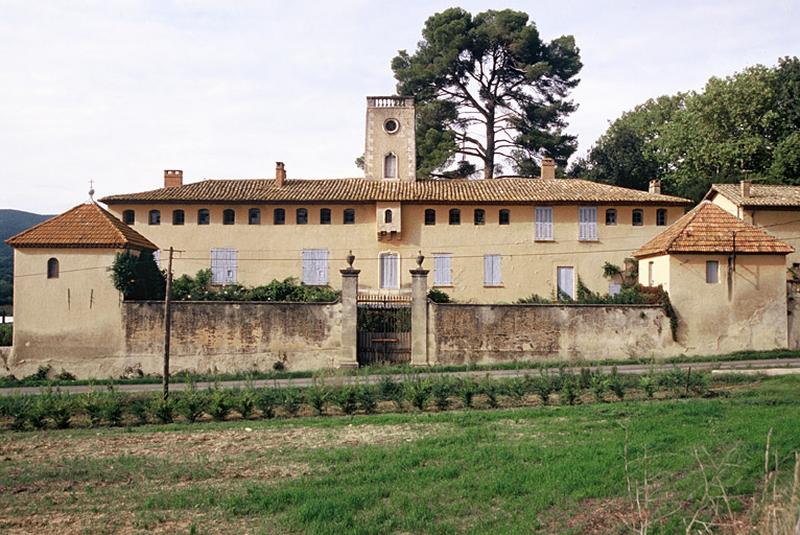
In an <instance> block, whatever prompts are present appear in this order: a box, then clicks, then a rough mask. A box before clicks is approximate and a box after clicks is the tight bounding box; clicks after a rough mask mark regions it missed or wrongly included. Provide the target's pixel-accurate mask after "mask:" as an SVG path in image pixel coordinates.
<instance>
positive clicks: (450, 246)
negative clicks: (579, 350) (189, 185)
mask: <svg viewBox="0 0 800 535" xmlns="http://www.w3.org/2000/svg"><path fill="white" fill-rule="evenodd" d="M253 207H258V208H260V209H261V224H260V225H248V224H247V210H248V209H249V208H253ZM276 207H278V205H239V206H228V205H207V206H201V205H182V206H178V205H163V206H158V208H159V209H160V210H161V219H162V224H161V225H158V226H155V225H148V224H147V213H148V211H149V210H150V209H152V208H155V206H146V205H122V204H120V205H117V204H115V205H112V206H111V207H110V209H111V211H112V212H113V213H114V214H116V215H117V216H118V217H121V216H122V212H123V211H124V210H126V209H134V210H135V211H136V223H135V224H134V225H133V228H135V229H136V230H137V231H138V232H140V233H141V234H143V235H144V236H146V237H147V238H148V239H150V240H151V241H153V242H154V243H155V244H157V245H158V246H159V247H161V249H162V250H166V249H168V248H169V247H170V246H172V247H175V248H176V249H177V250H180V252H179V253H177V254H176V257H175V263H174V266H175V272H176V274H178V275H180V274H182V273H187V274H191V275H193V274H194V273H196V272H197V271H198V270H200V269H206V268H208V267H209V266H210V250H211V248H223V247H230V248H234V249H236V250H237V251H238V253H237V254H238V282H239V283H241V284H244V285H246V286H253V285H258V284H265V283H267V282H269V281H271V280H272V279H284V278H286V277H296V278H300V276H301V274H302V262H301V254H302V252H301V251H302V249H317V248H319V249H327V250H328V251H329V275H328V279H329V281H330V283H331V285H332V286H334V287H337V288H338V287H339V285H340V279H339V277H338V273H337V271H336V270H338V269H340V268H342V267H344V266H345V257H346V256H347V253H348V251H349V250H352V251H353V253H354V254H355V255H356V262H355V267H357V268H358V269H360V270H361V277H360V280H359V284H360V288H361V290H362V291H379V290H380V288H379V286H380V282H379V260H378V259H379V255H380V254H381V253H382V252H397V253H399V254H400V256H401V265H400V283H401V288H400V290H399V291H400V292H410V287H411V275H410V274H409V272H408V271H409V270H410V269H411V268H413V267H414V258H415V257H416V256H417V253H418V251H420V250H421V251H422V253H423V255H425V256H426V261H425V267H427V268H429V269H431V270H432V269H433V254H434V253H450V254H451V255H452V280H453V285H452V287H447V288H444V290H445V291H446V292H448V293H449V294H450V295H451V296H452V297H454V298H455V299H457V300H459V301H471V302H478V303H494V302H513V301H515V300H517V299H518V298H520V297H524V296H528V295H530V294H532V293H536V294H539V295H542V296H553V295H554V294H555V286H556V283H555V278H556V268H557V267H558V266H573V267H574V268H575V273H576V278H577V277H578V276H579V277H580V278H581V279H582V280H583V282H584V283H585V284H586V285H587V286H588V287H589V288H590V289H592V290H594V291H600V292H606V291H607V290H608V283H609V281H608V280H607V279H605V278H603V276H602V267H603V264H604V263H605V262H606V261H608V262H611V263H614V264H617V265H619V266H622V264H623V260H624V259H625V258H626V257H628V256H630V255H631V252H632V251H634V250H635V249H637V248H638V247H639V246H640V245H642V244H643V243H644V242H645V241H647V240H649V239H650V238H652V237H653V236H655V235H656V234H657V233H659V232H661V231H663V230H664V227H661V226H656V225H655V218H656V209H657V208H660V207H657V206H613V207H611V208H615V209H616V210H617V225H611V226H606V225H605V224H604V223H605V211H606V209H607V208H610V207H609V206H598V207H597V208H598V210H597V218H598V225H597V233H598V240H597V241H593V242H585V241H579V240H578V205H563V206H553V221H554V231H553V237H554V239H553V241H549V242H540V241H536V240H535V223H534V206H533V205H464V204H461V205H444V204H439V205H430V204H416V203H414V204H412V203H403V204H402V205H401V207H400V210H401V214H400V217H398V218H397V221H398V222H402V223H401V227H400V232H399V234H398V235H396V236H395V237H394V238H393V239H389V237H386V238H385V239H383V240H379V239H378V230H379V225H378V224H377V223H376V215H377V213H376V212H377V207H376V205H375V204H374V203H370V204H356V205H345V204H326V205H310V204H309V205H280V207H281V208H284V209H285V210H286V224H285V225H277V226H276V225H273V222H272V213H273V209H274V208H276ZM299 207H303V208H307V209H308V211H309V222H308V224H307V225H297V224H295V210H296V208H299ZM323 207H324V208H330V209H331V210H332V224H331V225H320V224H319V210H320V208H323ZM176 208H180V209H183V210H184V211H185V213H186V223H185V224H184V225H183V226H174V225H172V224H171V221H172V219H171V214H172V210H173V209H176ZM198 208H208V209H209V210H210V212H211V224H210V225H197V210H198ZM226 208H233V209H235V210H236V224H235V225H230V226H226V225H223V224H222V211H223V210H224V209H226ZM345 208H353V209H355V210H356V224H354V225H343V224H342V211H343V210H344V209H345ZM426 208H432V209H435V210H436V225H434V226H427V225H424V211H425V209H426ZM451 208H458V209H460V210H461V224H460V225H449V224H448V212H449V210H450V209H451ZM476 208H481V209H484V210H485V211H486V223H485V224H484V225H474V224H473V211H474V210H475V209H476ZM634 208H641V209H643V210H644V215H645V218H644V225H642V226H633V225H632V224H631V218H632V210H633V209H634ZM666 208H667V210H668V223H672V222H674V221H675V220H677V219H678V218H679V217H680V216H681V215H683V212H684V210H683V208H682V207H666ZM501 209H508V210H510V212H511V223H510V224H509V225H500V224H499V222H498V214H499V210H501ZM487 254H498V255H501V274H502V285H500V286H498V287H490V288H485V287H484V285H483V282H484V278H483V276H484V274H483V256H484V255H487ZM162 258H164V259H165V258H166V256H165V255H164V254H163V253H162ZM162 264H163V262H162ZM432 281H433V274H431V283H432Z"/></svg>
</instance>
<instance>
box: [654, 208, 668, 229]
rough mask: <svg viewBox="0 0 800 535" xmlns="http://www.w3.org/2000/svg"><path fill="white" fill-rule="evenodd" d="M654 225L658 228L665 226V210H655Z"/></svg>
mask: <svg viewBox="0 0 800 535" xmlns="http://www.w3.org/2000/svg"><path fill="white" fill-rule="evenodd" d="M656 225H658V226H659V227H665V226H667V209H666V208H659V209H658V210H656Z"/></svg>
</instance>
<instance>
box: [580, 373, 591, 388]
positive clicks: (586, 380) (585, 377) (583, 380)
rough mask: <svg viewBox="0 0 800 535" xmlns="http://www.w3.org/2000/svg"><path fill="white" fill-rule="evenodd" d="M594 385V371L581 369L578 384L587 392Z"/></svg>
mask: <svg viewBox="0 0 800 535" xmlns="http://www.w3.org/2000/svg"><path fill="white" fill-rule="evenodd" d="M591 383H592V370H590V369H589V368H581V372H580V375H579V376H578V384H579V385H580V387H581V390H586V389H587V388H589V387H590V386H591Z"/></svg>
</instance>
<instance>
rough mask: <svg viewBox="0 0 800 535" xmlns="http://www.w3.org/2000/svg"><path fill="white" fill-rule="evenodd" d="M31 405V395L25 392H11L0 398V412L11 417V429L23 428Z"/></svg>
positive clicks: (19, 429)
mask: <svg viewBox="0 0 800 535" xmlns="http://www.w3.org/2000/svg"><path fill="white" fill-rule="evenodd" d="M32 405H33V400H32V398H31V396H28V395H25V394H11V395H9V396H5V397H4V398H2V404H0V414H2V415H3V416H5V417H6V418H11V429H13V430H15V431H21V430H23V429H25V423H26V422H27V421H28V413H29V411H30V410H31V407H32Z"/></svg>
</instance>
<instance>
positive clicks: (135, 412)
mask: <svg viewBox="0 0 800 535" xmlns="http://www.w3.org/2000/svg"><path fill="white" fill-rule="evenodd" d="M127 406H128V414H130V415H131V416H132V417H133V419H134V420H135V421H136V423H138V424H141V425H144V424H146V423H147V416H148V412H149V411H148V403H147V400H146V399H145V398H142V397H135V398H129V399H128V402H127Z"/></svg>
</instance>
